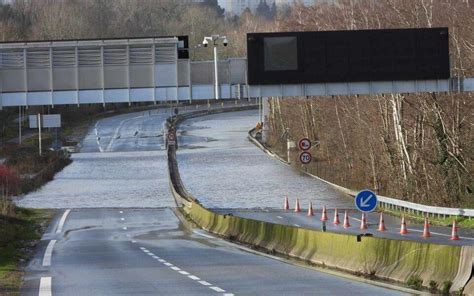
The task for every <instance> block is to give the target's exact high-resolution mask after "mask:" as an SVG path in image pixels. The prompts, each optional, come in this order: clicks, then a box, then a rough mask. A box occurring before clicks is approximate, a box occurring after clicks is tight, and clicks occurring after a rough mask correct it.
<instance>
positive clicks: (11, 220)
mask: <svg viewBox="0 0 474 296" xmlns="http://www.w3.org/2000/svg"><path fill="white" fill-rule="evenodd" d="M14 212H15V213H14V215H12V216H2V215H0V295H19V289H20V285H21V283H22V276H23V269H24V266H25V264H26V262H28V259H29V258H30V257H31V256H32V254H33V249H34V247H35V246H36V244H37V243H38V241H39V239H40V238H41V235H42V233H43V232H44V230H45V229H46V227H47V226H48V224H49V222H50V221H51V219H52V217H53V214H54V211H53V210H37V209H34V210H33V209H24V208H16V209H15V211H14Z"/></svg>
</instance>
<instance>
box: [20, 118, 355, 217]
mask: <svg viewBox="0 0 474 296" xmlns="http://www.w3.org/2000/svg"><path fill="white" fill-rule="evenodd" d="M257 114H258V111H257V110H255V111H243V112H234V113H223V114H218V115H211V116H206V117H200V118H195V119H191V120H188V121H186V122H184V123H183V124H182V125H181V126H180V128H179V130H178V133H179V134H180V135H179V136H178V141H179V143H180V148H179V150H178V163H179V167H180V171H181V176H182V179H183V182H184V184H185V186H186V187H187V188H188V190H189V192H191V193H192V194H193V195H194V196H195V197H196V198H198V199H199V200H200V201H201V202H202V203H203V204H204V205H205V206H208V207H213V208H217V207H218V208H260V207H261V208H281V206H282V204H283V198H284V195H285V194H286V193H287V192H292V194H290V200H294V199H295V198H296V197H298V198H300V199H301V201H302V206H304V207H306V203H307V201H308V200H309V199H311V200H312V201H313V203H314V204H315V206H317V207H320V206H321V205H328V206H337V207H340V208H342V207H352V205H353V204H352V202H351V200H350V199H349V198H347V197H345V196H344V195H342V194H341V193H339V192H337V191H335V190H334V189H332V188H331V187H330V186H328V185H326V184H324V183H321V182H319V181H317V180H315V179H312V178H310V177H307V176H305V175H302V174H300V173H298V172H297V171H294V170H292V169H290V168H289V167H287V166H284V165H283V164H281V163H280V162H278V161H276V160H274V159H272V158H270V157H269V156H267V155H266V154H265V153H264V152H262V151H261V150H259V149H258V148H257V147H255V146H254V145H253V144H252V143H250V142H249V141H248V140H247V131H248V130H249V129H250V128H251V127H252V126H254V124H255V122H256V121H257ZM167 116H169V110H162V111H156V110H155V112H154V113H153V112H138V113H130V114H125V115H118V116H114V117H110V118H107V119H102V120H100V121H99V122H98V123H97V124H96V125H94V126H92V127H91V129H90V131H89V133H88V135H87V136H86V138H85V139H84V141H83V148H82V150H81V151H82V152H81V153H76V154H73V155H72V158H73V163H72V164H71V165H69V166H68V167H66V168H65V169H63V171H61V172H59V173H58V174H56V176H55V178H54V180H53V181H51V182H49V183H48V184H46V185H45V186H43V187H42V188H41V189H39V190H38V191H36V192H32V193H30V194H27V195H25V196H23V197H20V198H19V199H18V200H17V204H18V205H20V206H24V207H32V208H90V207H95V208H97V207H172V206H175V203H174V200H173V198H172V196H171V193H170V190H169V183H168V175H167V163H166V153H165V151H164V150H163V139H162V134H161V126H162V123H163V121H164V120H165V118H166V117H167ZM100 151H102V152H100Z"/></svg>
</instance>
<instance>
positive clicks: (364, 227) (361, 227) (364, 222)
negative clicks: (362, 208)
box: [360, 213, 368, 229]
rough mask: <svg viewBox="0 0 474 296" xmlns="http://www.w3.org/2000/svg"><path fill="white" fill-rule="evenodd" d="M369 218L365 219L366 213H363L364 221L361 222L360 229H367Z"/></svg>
mask: <svg viewBox="0 0 474 296" xmlns="http://www.w3.org/2000/svg"><path fill="white" fill-rule="evenodd" d="M367 228H368V227H367V218H365V213H362V219H361V220H360V229H367Z"/></svg>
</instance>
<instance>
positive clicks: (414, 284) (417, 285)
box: [407, 275, 423, 290]
mask: <svg viewBox="0 0 474 296" xmlns="http://www.w3.org/2000/svg"><path fill="white" fill-rule="evenodd" d="M407 285H408V287H410V288H412V289H415V290H421V288H422V287H423V281H422V280H421V278H420V277H419V276H417V275H412V276H410V277H409V278H408V281H407Z"/></svg>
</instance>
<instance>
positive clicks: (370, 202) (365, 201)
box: [354, 189, 377, 212]
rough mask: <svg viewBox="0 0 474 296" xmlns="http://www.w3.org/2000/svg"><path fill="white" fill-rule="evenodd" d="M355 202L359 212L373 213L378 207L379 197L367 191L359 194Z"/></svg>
mask: <svg viewBox="0 0 474 296" xmlns="http://www.w3.org/2000/svg"><path fill="white" fill-rule="evenodd" d="M354 202H355V205H356V207H357V209H359V211H362V212H372V211H373V210H375V208H376V207H377V195H376V194H375V193H373V192H372V191H370V190H367V189H365V190H362V191H360V192H359V193H357V195H356V197H355V198H354Z"/></svg>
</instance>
